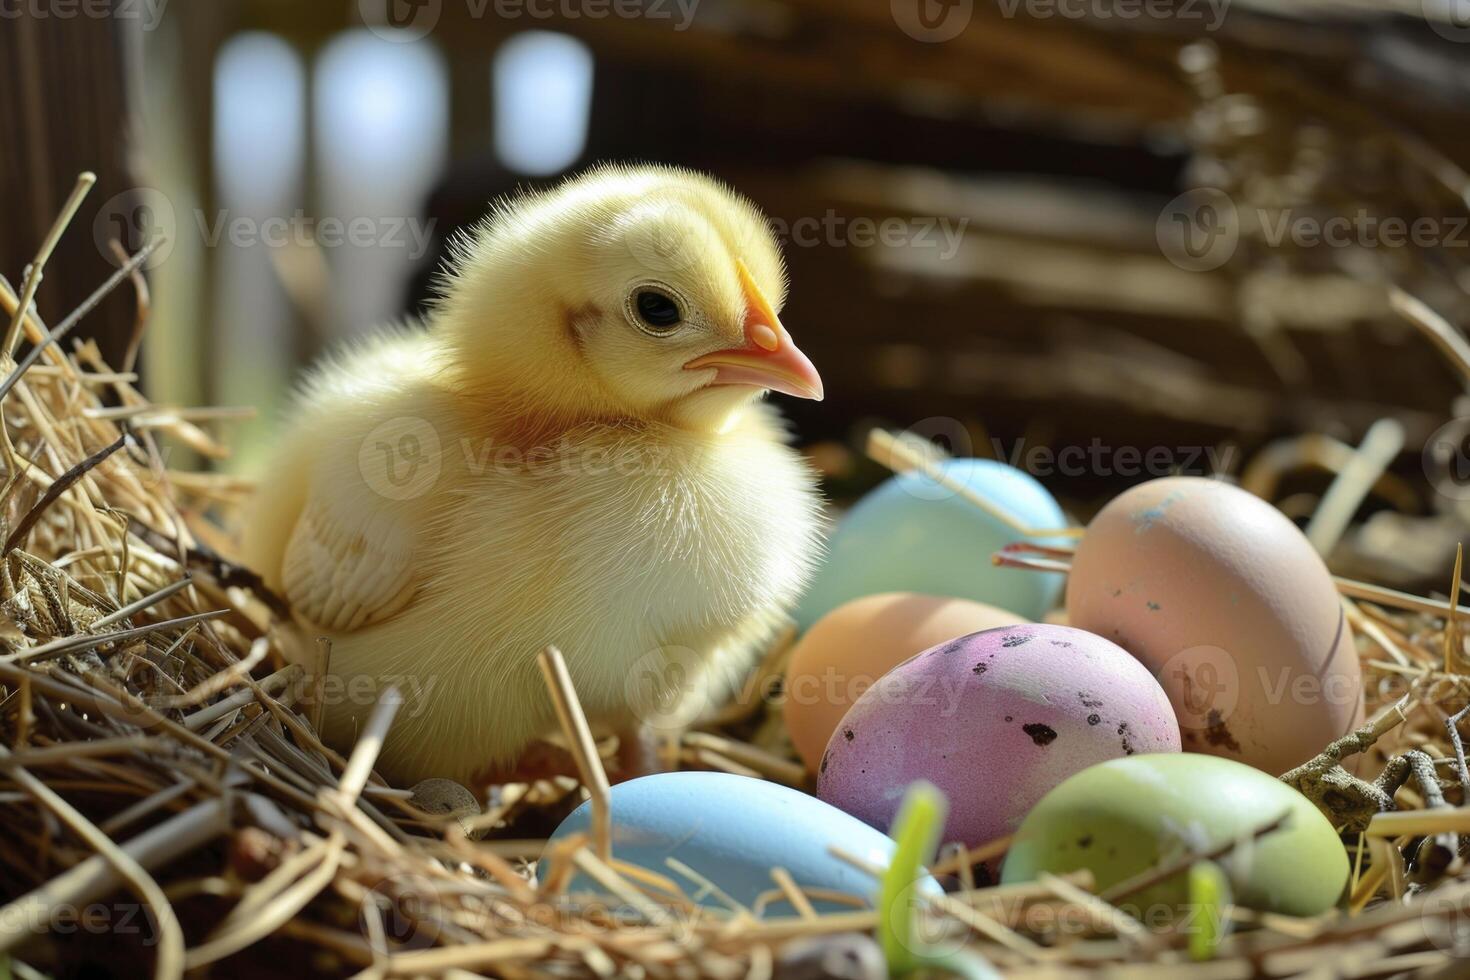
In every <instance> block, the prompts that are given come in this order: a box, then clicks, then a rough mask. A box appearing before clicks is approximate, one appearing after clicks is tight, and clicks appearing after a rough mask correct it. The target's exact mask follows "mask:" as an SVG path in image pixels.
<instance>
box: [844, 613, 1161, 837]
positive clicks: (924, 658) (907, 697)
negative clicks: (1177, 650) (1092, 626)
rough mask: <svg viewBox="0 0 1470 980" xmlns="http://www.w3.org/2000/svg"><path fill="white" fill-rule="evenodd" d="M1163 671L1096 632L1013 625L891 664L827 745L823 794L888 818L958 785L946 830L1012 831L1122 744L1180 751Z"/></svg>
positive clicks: (1122, 751) (1123, 750) (882, 821)
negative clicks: (907, 803)
mask: <svg viewBox="0 0 1470 980" xmlns="http://www.w3.org/2000/svg"><path fill="white" fill-rule="evenodd" d="M1178 751H1179V724H1178V722H1177V721H1175V718H1174V710H1173V708H1171V707H1170V705H1169V699H1168V697H1167V696H1166V695H1165V694H1164V691H1163V689H1162V688H1160V687H1159V685H1158V682H1157V681H1155V680H1154V678H1153V676H1152V675H1151V674H1150V673H1149V672H1148V670H1147V669H1145V668H1144V666H1143V665H1142V664H1140V663H1139V662H1138V661H1136V660H1134V659H1133V657H1131V656H1129V655H1128V653H1127V651H1125V650H1123V649H1122V648H1121V647H1119V646H1117V645H1115V644H1113V643H1112V642H1110V641H1108V640H1105V639H1103V638H1102V637H1100V636H1096V635H1094V634H1092V633H1088V632H1085V631H1083V630H1079V629H1073V628H1071V627H1068V626H1052V625H1047V624H1036V625H1023V626H1003V627H1000V628H998V629H991V630H985V631H984V632H981V633H971V634H969V635H968V636H962V637H959V638H957V639H953V640H949V641H948V642H945V643H941V644H939V645H938V646H934V647H931V648H929V649H928V650H925V651H924V652H923V653H920V654H918V655H917V656H915V657H913V658H911V659H909V660H907V661H905V662H904V663H902V664H900V665H899V666H897V667H895V668H894V669H893V670H891V671H889V672H888V673H887V674H885V675H884V676H883V677H882V678H880V679H879V681H878V682H877V683H876V684H874V685H873V686H872V687H871V688H869V689H868V690H867V692H866V693H864V694H863V696H862V697H861V698H859V699H858V700H857V702H856V703H855V704H854V705H853V706H852V709H851V710H850V711H848V713H847V714H846V715H845V716H844V717H843V719H842V722H841V723H840V724H839V725H838V726H837V731H836V732H834V733H833V735H832V739H831V741H830V742H828V744H827V752H826V755H824V756H823V758H822V763H821V766H820V772H819V775H818V779H817V794H818V795H819V796H821V798H822V799H824V800H826V801H827V802H828V803H831V804H833V805H835V806H837V807H839V808H840V809H843V810H846V811H847V812H848V813H851V814H853V815H854V816H856V817H858V818H860V819H862V820H864V821H866V822H867V823H870V824H872V825H873V826H875V827H878V828H879V829H884V830H886V829H887V828H888V825H889V823H890V822H891V821H892V819H893V817H894V814H895V813H896V812H897V810H898V804H899V801H900V800H901V799H902V798H903V793H904V790H905V789H906V788H907V787H908V785H909V784H910V783H912V782H914V781H915V780H919V779H927V780H928V781H930V782H931V783H933V784H934V785H936V786H938V787H939V788H940V789H941V790H943V791H944V793H945V794H946V795H947V796H948V797H949V805H950V809H949V823H948V824H947V826H946V827H945V840H949V841H962V842H963V843H965V844H968V845H976V844H983V843H985V842H987V841H991V840H994V839H996V838H998V837H1003V836H1005V835H1006V834H1009V833H1011V832H1012V831H1014V830H1015V829H1016V827H1017V825H1019V824H1020V822H1021V818H1022V817H1024V816H1025V815H1026V812H1027V811H1028V810H1030V809H1031V806H1032V804H1034V803H1035V802H1036V801H1037V800H1039V799H1041V797H1042V796H1044V795H1045V794H1046V793H1047V791H1048V790H1050V789H1051V788H1052V787H1054V786H1056V785H1057V784H1058V783H1060V782H1061V781H1062V780H1064V779H1066V778H1067V777H1068V776H1070V775H1072V774H1073V773H1075V772H1081V771H1082V770H1083V769H1086V768H1087V767H1088V766H1091V765H1095V764H1097V763H1099V762H1104V761H1106V760H1108V759H1116V758H1119V757H1121V756H1125V755H1132V754H1134V753H1140V754H1141V753H1146V752H1178Z"/></svg>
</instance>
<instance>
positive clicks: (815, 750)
mask: <svg viewBox="0 0 1470 980" xmlns="http://www.w3.org/2000/svg"><path fill="white" fill-rule="evenodd" d="M1024 622H1026V620H1025V619H1022V618H1021V617H1020V616H1017V615H1016V614H1015V613H1009V612H1006V611H1005V610H1004V609H997V608H995V607H994V606H987V605H985V604H984V603H981V602H971V601H970V600H968V599H947V598H940V597H938V596H927V595H916V594H914V593H912V592H885V593H882V594H880V595H871V596H866V597H864V598H862V599H854V600H853V601H852V602H848V603H845V604H844V605H841V606H838V607H837V608H836V609H833V610H832V611H831V612H829V613H827V615H825V616H823V617H822V618H821V619H819V620H817V621H816V622H815V623H813V624H812V627H811V629H809V630H807V631H806V634H805V635H804V636H802V638H801V641H800V642H799V643H797V645H796V648H795V649H794V650H792V651H791V660H790V663H789V665H788V666H787V668H786V688H785V690H786V702H785V703H786V707H785V712H786V727H787V730H788V731H790V733H791V741H792V742H793V743H794V744H795V745H796V751H797V752H798V753H800V755H801V758H802V761H804V762H805V763H806V767H807V769H808V770H810V771H811V772H816V771H817V766H818V765H820V764H821V761H822V752H823V750H824V749H826V748H827V740H828V739H830V738H831V737H832V733H833V732H834V731H835V730H836V729H837V723H838V722H840V721H841V720H842V716H843V715H845V714H847V709H848V708H850V707H852V705H853V702H855V701H856V700H857V699H858V698H859V697H860V696H861V695H862V693H863V692H864V691H866V690H867V689H868V688H869V687H871V686H872V685H873V682H874V681H876V680H877V679H878V678H880V677H882V676H883V675H884V674H886V673H888V671H890V670H892V669H893V668H894V667H897V666H898V665H899V664H901V663H903V662H904V661H905V660H907V659H909V658H910V657H912V656H913V655H914V654H916V653H920V652H922V651H924V650H927V649H929V648H930V647H932V646H935V645H936V644H939V643H943V642H944V641H946V640H952V639H954V638H955V637H957V636H965V635H967V634H969V633H977V632H979V631H980V630H988V629H994V628H995V627H997V626H1014V625H1016V624H1017V623H1024Z"/></svg>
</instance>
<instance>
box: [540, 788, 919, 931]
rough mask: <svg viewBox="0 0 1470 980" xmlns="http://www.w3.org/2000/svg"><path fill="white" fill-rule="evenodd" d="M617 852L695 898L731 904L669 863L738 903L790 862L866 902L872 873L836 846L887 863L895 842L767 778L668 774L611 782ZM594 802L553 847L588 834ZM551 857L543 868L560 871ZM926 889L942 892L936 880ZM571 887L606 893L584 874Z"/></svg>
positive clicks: (799, 876) (826, 906)
mask: <svg viewBox="0 0 1470 980" xmlns="http://www.w3.org/2000/svg"><path fill="white" fill-rule="evenodd" d="M611 805H612V828H613V836H612V850H613V857H614V858H615V859H617V860H619V861H625V862H628V863H630V864H635V865H638V866H640V867H643V868H647V869H648V870H650V871H653V872H656V873H658V874H660V875H663V876H664V877H666V878H670V879H672V880H674V881H675V882H677V883H678V884H679V885H680V887H681V888H682V889H683V890H684V892H685V893H686V894H687V895H688V896H690V897H691V898H695V899H696V900H697V901H699V902H700V903H702V904H704V905H708V906H711V907H722V908H723V907H727V906H724V905H722V903H721V901H720V900H719V899H718V898H717V897H715V896H713V895H709V894H705V895H698V894H697V893H698V892H699V891H700V889H699V887H698V886H697V885H695V884H693V883H691V882H690V881H689V880H688V879H687V878H683V877H681V876H680V875H679V873H678V872H677V871H675V870H674V869H673V868H672V867H671V866H670V865H669V863H668V859H669V858H674V859H675V860H677V861H680V862H683V863H684V864H686V865H688V866H689V867H690V868H693V869H694V870H695V871H696V872H698V873H699V874H700V875H702V876H704V877H705V878H708V879H709V880H710V881H712V882H714V883H715V884H716V885H717V886H719V888H720V889H721V890H723V891H724V892H725V893H726V894H727V895H729V896H730V897H731V898H733V899H735V901H737V902H740V903H741V904H742V905H745V906H747V907H750V906H753V905H755V903H756V900H757V899H758V898H759V897H760V896H761V895H762V894H764V893H766V892H770V891H771V890H772V889H773V888H775V887H776V886H775V882H774V881H773V880H772V878H771V869H772V868H773V867H781V868H785V869H786V870H787V871H788V872H790V873H791V877H792V878H793V879H795V881H796V883H797V884H798V885H800V886H802V887H803V888H814V889H827V890H830V891H834V892H842V893H844V894H848V895H852V896H854V897H855V898H857V899H859V900H866V899H869V898H870V897H871V895H872V894H873V891H874V889H875V888H876V885H875V883H874V881H873V879H872V877H870V876H869V875H867V874H865V873H863V872H862V871H860V870H858V869H857V868H854V867H853V866H852V865H850V864H848V863H847V862H845V861H842V860H840V859H838V858H836V857H833V856H832V854H831V853H829V851H828V848H829V847H830V846H832V845H834V844H835V845H837V846H838V847H840V848H842V849H843V850H844V851H846V852H848V853H851V854H856V855H858V856H860V857H862V858H864V859H865V860H867V861H870V862H872V863H874V864H877V865H880V866H883V865H886V864H887V863H888V859H889V858H890V857H891V856H892V853H893V841H891V840H890V839H889V838H887V837H886V836H884V835H883V834H881V833H879V832H878V831H876V830H874V829H873V828H872V827H869V826H868V825H866V824H864V823H862V822H860V821H858V820H855V819H854V818H852V817H850V816H848V815H847V814H845V813H843V812H841V811H840V810H836V809H834V808H832V807H831V806H828V805H827V804H825V803H823V802H822V801H821V800H819V799H816V798H815V797H812V796H808V795H807V794H805V793H802V792H799V791H797V790H794V789H791V788H790V787H787V786H782V785H779V784H777V783H771V782H766V781H765V780H761V779H751V778H749V777H746V776H735V775H731V774H729V773H723V772H667V773H659V774H657V775H653V776H644V777H643V778H641V779H633V780H629V781H628V782H626V783H619V784H618V785H616V786H614V787H613V788H612V792H611ZM591 825H592V806H591V804H590V803H584V804H582V806H580V807H578V808H577V809H576V810H574V811H573V812H572V813H571V814H570V815H569V816H568V817H567V818H566V819H565V820H564V821H562V824H561V826H560V827H558V828H557V829H556V832H555V833H554V834H552V835H551V841H550V843H548V845H547V854H548V855H550V854H551V853H552V851H553V845H554V844H555V843H556V842H557V841H559V840H562V839H564V838H566V837H568V836H570V835H572V834H590V833H591ZM553 863H554V861H553V860H552V858H551V857H549V856H548V857H546V858H543V859H542V861H541V864H540V867H539V868H538V874H539V875H540V876H541V877H542V878H545V876H546V875H547V874H549V873H551V871H552V867H551V865H552V864H553ZM922 887H925V888H932V889H936V890H937V889H938V884H937V883H935V882H934V880H933V879H931V878H926V879H924V884H923V886H922ZM571 890H572V891H589V892H599V891H602V889H601V888H600V887H599V886H598V885H596V884H595V883H593V882H592V881H591V880H589V879H587V878H585V877H583V876H581V875H578V876H577V877H574V878H573V879H572V883H571ZM812 904H813V906H814V907H815V908H816V909H817V910H818V911H839V910H844V909H846V910H850V909H851V908H852V906H851V905H842V904H840V903H837V902H827V901H820V900H814V901H813V903H812ZM767 914H769V915H792V914H795V910H794V909H792V908H791V906H790V904H789V903H787V902H785V901H784V900H781V901H776V902H774V903H772V904H771V905H770V910H769V912H768V913H767Z"/></svg>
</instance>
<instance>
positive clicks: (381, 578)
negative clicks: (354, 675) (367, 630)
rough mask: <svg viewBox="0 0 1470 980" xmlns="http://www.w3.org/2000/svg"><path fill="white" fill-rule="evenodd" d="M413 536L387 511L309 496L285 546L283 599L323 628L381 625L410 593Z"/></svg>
mask: <svg viewBox="0 0 1470 980" xmlns="http://www.w3.org/2000/svg"><path fill="white" fill-rule="evenodd" d="M414 539H415V535H414V534H413V532H412V529H410V528H408V527H406V526H405V525H404V523H403V522H402V520H401V517H400V515H398V514H396V513H394V512H392V511H391V510H388V509H386V508H381V509H379V508H371V507H364V506H362V502H361V501H360V500H357V501H344V500H342V499H341V498H334V497H330V496H328V495H327V494H323V493H314V494H312V496H311V499H309V500H308V501H307V504H306V508H305V509H304V510H303V511H302V513H301V517H300V520H299V521H298V523H297V525H296V529H295V533H294V534H293V535H292V537H291V543H290V546H289V547H288V548H287V549H286V556H285V561H284V563H283V567H282V570H281V578H282V584H283V586H284V588H285V591H286V598H287V599H288V600H289V601H290V603H291V605H292V607H293V608H294V609H295V610H296V612H297V613H298V614H299V615H300V616H302V617H303V618H305V619H307V620H308V621H310V622H311V623H313V624H315V625H317V626H319V627H321V628H323V629H328V630H335V631H338V632H348V631H351V630H355V629H359V628H361V627H363V626H368V625H371V624H373V623H377V622H381V621H382V620H384V619H387V618H388V617H390V616H392V615H393V614H394V613H396V612H398V611H399V610H400V609H401V608H403V606H404V604H406V603H407V602H408V600H409V599H410V598H412V596H413V593H414V588H415V585H416V581H415V575H414V560H413V558H414Z"/></svg>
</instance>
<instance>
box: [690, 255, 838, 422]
mask: <svg viewBox="0 0 1470 980" xmlns="http://www.w3.org/2000/svg"><path fill="white" fill-rule="evenodd" d="M735 269H736V272H737V273H738V274H739V275H740V287H741V289H742V290H743V291H744V292H745V324H744V326H745V346H744V347H737V348H735V349H733V350H721V351H715V352H714V353H713V354H705V355H704V356H702V357H696V358H695V359H694V360H692V361H690V362H689V363H688V364H686V365H684V369H685V370H686V371H693V370H697V369H699V368H714V369H715V380H714V382H713V383H714V384H717V385H754V386H755V387H757V388H769V389H771V390H772V391H779V392H782V393H783V394H787V395H795V396H796V397H797V398H812V399H815V400H816V401H821V400H822V378H821V376H820V375H818V374H817V369H816V368H815V367H814V366H813V365H812V362H811V361H810V360H809V359H808V358H807V356H806V355H805V354H803V353H802V352H801V349H800V348H798V347H797V346H796V344H795V343H794V342H793V341H792V340H791V335H790V334H789V333H787V332H786V328H785V327H783V326H782V325H781V320H780V318H779V317H777V316H776V311H775V310H773V309H771V304H770V303H768V302H766V298H765V296H763V295H762V294H761V291H760V288H759V287H757V286H756V284H755V280H754V279H752V278H751V277H750V270H749V269H747V268H746V267H745V263H744V262H742V261H740V260H739V259H736V260H735Z"/></svg>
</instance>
